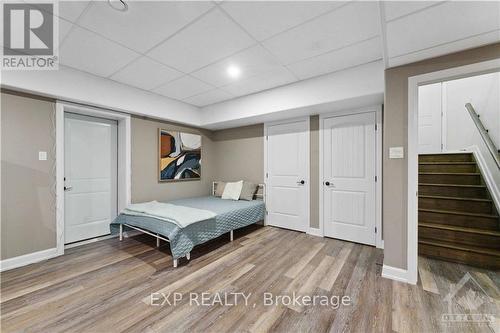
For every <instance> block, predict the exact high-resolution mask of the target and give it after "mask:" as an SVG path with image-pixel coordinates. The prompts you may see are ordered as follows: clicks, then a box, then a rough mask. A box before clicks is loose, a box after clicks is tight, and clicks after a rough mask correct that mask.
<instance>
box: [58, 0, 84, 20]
mask: <svg viewBox="0 0 500 333" xmlns="http://www.w3.org/2000/svg"><path fill="white" fill-rule="evenodd" d="M58 3H59V15H58V16H59V17H62V18H64V19H66V20H68V21H70V22H73V23H75V22H76V21H77V19H78V17H80V15H81V14H82V13H83V11H84V10H85V8H87V6H88V5H89V3H90V1H59V2H58Z"/></svg>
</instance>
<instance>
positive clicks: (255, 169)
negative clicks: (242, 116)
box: [213, 124, 264, 183]
mask: <svg viewBox="0 0 500 333" xmlns="http://www.w3.org/2000/svg"><path fill="white" fill-rule="evenodd" d="M213 139H214V143H215V158H214V179H217V180H224V181H234V180H241V179H245V180H249V181H252V182H254V183H263V182H264V125H263V124H258V125H252V126H245V127H238V128H232V129H227V130H220V131H216V132H214V135H213Z"/></svg>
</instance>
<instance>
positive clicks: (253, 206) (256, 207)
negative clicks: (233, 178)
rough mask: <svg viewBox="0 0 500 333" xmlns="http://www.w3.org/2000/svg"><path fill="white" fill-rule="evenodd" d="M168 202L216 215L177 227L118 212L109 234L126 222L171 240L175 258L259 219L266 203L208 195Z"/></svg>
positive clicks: (168, 223) (263, 212)
mask: <svg viewBox="0 0 500 333" xmlns="http://www.w3.org/2000/svg"><path fill="white" fill-rule="evenodd" d="M170 203H172V204H175V205H180V206H185V207H192V208H198V209H205V210H209V211H212V212H214V213H216V214H217V215H216V216H215V218H212V219H208V220H204V221H201V222H197V223H194V224H191V225H189V226H187V227H186V228H180V227H179V226H177V225H176V224H175V223H171V222H167V221H164V220H160V219H155V218H152V217H143V216H132V215H125V214H120V215H118V217H117V218H116V219H115V220H114V221H113V222H112V223H111V226H110V228H111V233H112V234H116V233H117V232H119V226H120V224H129V225H132V226H135V227H139V228H142V229H146V230H148V231H151V232H153V233H157V234H160V235H161V236H163V237H165V238H168V239H169V240H170V250H171V251H172V256H173V257H174V259H177V258H180V257H183V256H185V255H186V254H187V253H188V252H191V250H192V249H193V247H194V246H196V245H199V244H202V243H205V242H207V241H209V240H211V239H214V238H217V237H219V236H220V235H222V234H224V233H227V232H229V231H231V230H234V229H239V228H242V227H245V226H247V225H250V224H253V223H255V222H258V221H261V220H263V219H264V215H265V204H264V202H263V201H262V200H252V201H244V200H238V201H234V200H222V199H221V198H219V197H213V196H210V197H198V198H189V199H179V200H174V201H170ZM125 228H126V227H125ZM125 230H126V229H125Z"/></svg>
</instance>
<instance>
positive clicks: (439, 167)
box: [418, 164, 477, 173]
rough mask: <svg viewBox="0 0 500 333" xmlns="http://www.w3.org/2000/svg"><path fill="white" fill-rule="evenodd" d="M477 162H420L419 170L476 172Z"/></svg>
mask: <svg viewBox="0 0 500 333" xmlns="http://www.w3.org/2000/svg"><path fill="white" fill-rule="evenodd" d="M476 170H477V168H476V165H475V164H458V165H457V164H420V165H419V166H418V171H420V172H452V173H460V172H476Z"/></svg>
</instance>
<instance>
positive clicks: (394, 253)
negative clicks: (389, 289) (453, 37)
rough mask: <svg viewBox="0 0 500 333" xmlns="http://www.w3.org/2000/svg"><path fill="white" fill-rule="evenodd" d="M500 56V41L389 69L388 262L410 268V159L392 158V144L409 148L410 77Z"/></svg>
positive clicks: (385, 210) (386, 137) (385, 166)
mask: <svg viewBox="0 0 500 333" xmlns="http://www.w3.org/2000/svg"><path fill="white" fill-rule="evenodd" d="M499 57H500V43H497V44H493V45H488V46H484V47H480V48H476V49H471V50H467V51H463V52H458V53H454V54H450V55H446V56H443V57H438V58H434V59H429V60H425V61H421V62H416V63H413V64H408V65H404V66H400V67H395V68H391V69H387V70H386V71H385V107H384V132H383V133H384V134H383V135H384V139H383V141H384V142H383V147H384V150H383V175H384V182H383V193H384V200H383V217H382V218H383V223H384V229H383V233H384V234H383V236H384V247H385V249H384V264H386V265H389V266H393V267H398V268H403V269H406V267H407V262H406V250H407V237H406V235H407V224H408V221H407V218H406V216H407V204H408V198H407V190H408V187H407V179H408V174H407V168H408V160H407V158H406V156H405V158H404V159H392V160H391V159H389V147H392V146H403V147H405V151H407V148H408V145H407V136H408V126H407V124H408V77H410V76H415V75H419V74H424V73H430V72H435V71H439V70H443V69H447V68H453V67H458V66H464V65H467V64H472V63H477V62H481V61H486V60H491V59H495V58H499Z"/></svg>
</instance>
